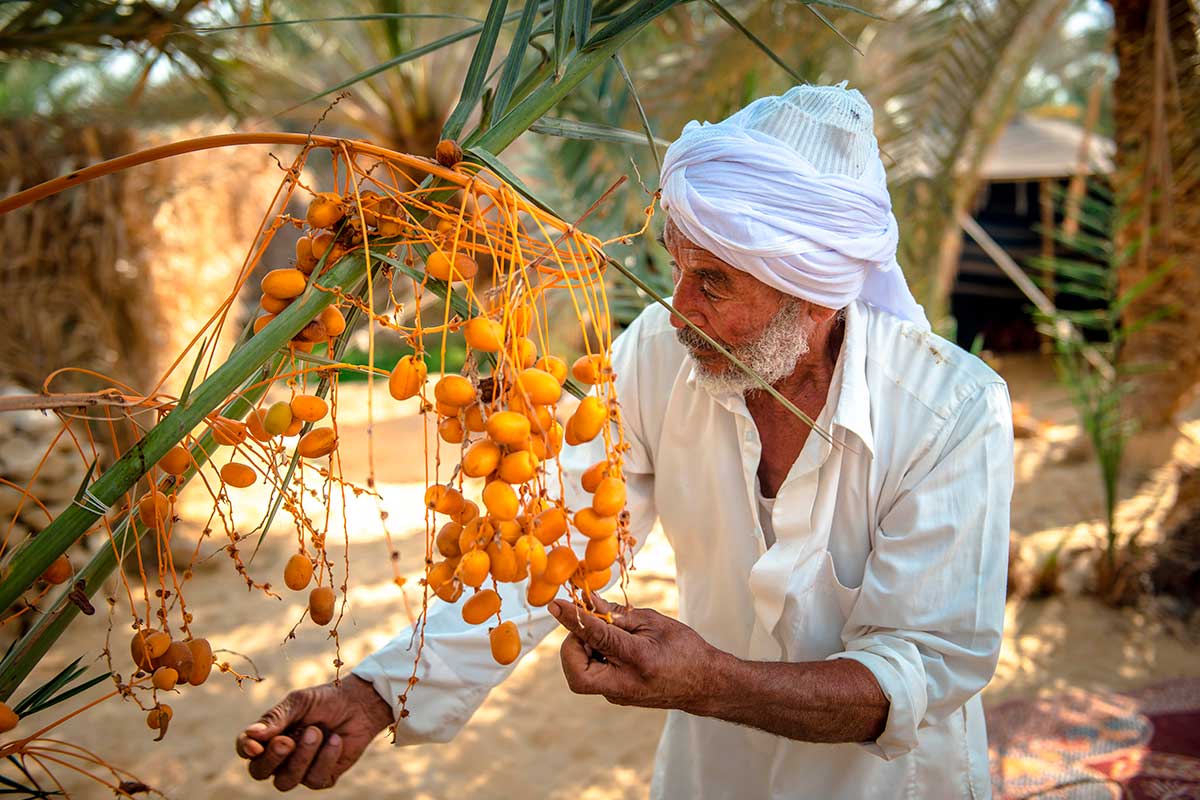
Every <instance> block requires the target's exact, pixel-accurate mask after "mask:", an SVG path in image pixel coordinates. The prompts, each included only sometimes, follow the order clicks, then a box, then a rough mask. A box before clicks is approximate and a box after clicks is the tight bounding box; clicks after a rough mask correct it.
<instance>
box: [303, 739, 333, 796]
mask: <svg viewBox="0 0 1200 800" xmlns="http://www.w3.org/2000/svg"><path fill="white" fill-rule="evenodd" d="M341 757H342V737H340V736H338V735H337V734H336V733H335V734H333V735H332V736H330V737H329V739H328V741H326V742H325V746H324V747H322V748H321V752H319V753H317V757H316V758H314V759H313V762H312V766H310V767H309V768H308V774H306V775H305V776H304V785H305V786H307V787H308V788H310V789H328V788H329V787H330V786H333V785H334V784H335V783H337V779H338V777H339V776H341V771H340V770H338V768H337V765H338V761H339V760H340V759H341Z"/></svg>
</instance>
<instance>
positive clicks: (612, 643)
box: [238, 84, 1012, 800]
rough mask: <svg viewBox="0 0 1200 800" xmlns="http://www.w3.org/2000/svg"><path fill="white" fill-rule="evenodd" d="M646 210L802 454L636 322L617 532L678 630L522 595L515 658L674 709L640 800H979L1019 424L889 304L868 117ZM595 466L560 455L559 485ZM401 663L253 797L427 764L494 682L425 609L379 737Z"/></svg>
mask: <svg viewBox="0 0 1200 800" xmlns="http://www.w3.org/2000/svg"><path fill="white" fill-rule="evenodd" d="M662 186H663V206H664V208H666V209H667V212H668V217H669V218H668V221H667V223H666V227H665V244H666V247H667V249H668V251H669V252H670V253H671V255H672V257H673V258H674V262H675V265H674V279H675V294H674V305H675V307H676V309H677V310H678V312H679V313H680V314H682V315H684V316H686V317H687V318H688V319H690V320H691V321H693V322H694V323H695V324H696V325H697V326H698V327H699V328H700V329H701V330H703V331H704V332H705V333H706V334H707V335H708V336H710V337H712V338H713V339H714V340H716V341H718V342H720V343H722V344H723V345H724V346H725V347H727V348H728V349H729V350H730V351H732V352H733V353H734V354H735V355H736V356H737V357H738V358H739V359H740V360H741V361H743V362H744V363H746V364H747V365H748V366H750V367H751V368H752V369H754V370H755V371H757V372H758V373H760V374H761V375H762V376H763V377H764V378H765V380H767V381H768V382H770V383H771V385H772V386H773V387H774V388H775V389H776V390H778V391H779V392H780V393H781V394H782V395H783V396H784V397H786V398H788V400H789V401H790V402H791V403H792V404H794V405H795V406H797V407H798V408H800V409H801V410H803V411H804V412H805V413H806V414H808V415H809V416H810V417H811V418H812V419H814V420H816V428H815V429H810V428H809V426H808V425H806V424H804V423H803V422H802V421H801V420H800V419H799V418H798V417H797V416H796V415H794V414H793V413H792V412H791V411H790V410H788V409H787V408H785V407H784V406H783V405H782V404H780V403H779V402H778V401H777V400H776V399H775V398H774V397H772V396H771V395H770V394H769V393H767V392H765V391H760V390H759V388H758V384H756V383H755V382H754V381H753V380H752V379H749V378H748V377H747V376H746V375H745V374H744V373H743V372H742V371H740V370H738V369H736V368H735V367H733V366H731V364H730V363H729V362H728V361H727V360H726V359H725V358H724V357H723V356H722V355H721V354H719V353H718V352H717V351H715V350H714V349H712V348H711V347H710V345H709V344H708V343H707V341H706V340H705V339H704V338H703V337H701V336H699V335H697V334H696V333H695V332H694V331H693V330H691V329H690V328H688V327H686V326H685V325H684V323H683V321H682V320H680V319H678V318H675V317H672V316H671V315H669V314H668V313H667V312H665V311H664V310H663V309H661V308H660V307H657V306H653V307H651V308H649V309H647V310H646V311H645V312H644V313H643V314H642V315H641V316H640V317H639V318H638V319H637V320H636V321H635V322H634V324H633V325H632V326H631V327H630V328H629V329H628V330H627V331H625V332H624V334H622V335H621V336H620V337H619V338H618V339H617V341H616V343H615V344H614V346H613V354H612V360H613V369H614V371H615V373H616V376H617V388H618V393H619V397H620V399H621V403H622V408H623V412H624V414H623V415H624V420H625V424H626V430H625V434H626V438H627V439H628V441H629V443H630V445H631V450H630V451H629V452H628V453H627V459H626V461H625V465H624V469H625V474H626V477H627V480H628V486H629V491H628V497H629V500H628V503H629V505H628V509H629V511H630V514H631V520H632V522H631V526H632V530H633V533H634V535H635V536H637V538H638V539H639V540H644V539H645V537H646V535H647V534H648V533H649V531H650V529H651V527H652V525H653V523H654V520H655V519H656V518H657V519H658V520H660V521H661V524H662V529H663V531H664V533H665V534H666V536H667V538H668V539H669V540H670V542H671V545H672V546H673V547H674V550H675V554H676V562H677V566H678V585H679V601H680V614H679V616H680V621H675V620H673V619H670V618H668V617H665V616H663V615H661V614H659V613H657V612H655V611H652V610H649V609H639V608H621V607H615V606H614V607H613V608H612V611H613V612H614V613H613V622H612V623H611V624H610V623H606V622H604V621H602V620H600V619H597V618H595V617H592V616H589V615H586V614H580V613H577V611H576V610H575V609H574V608H573V607H572V606H570V605H569V604H567V603H565V602H563V601H554V602H553V603H552V604H551V605H550V607H549V608H548V609H546V610H543V609H540V608H534V609H528V608H527V606H525V604H524V603H523V602H522V601H521V600H520V599H519V587H518V588H515V589H514V588H512V587H510V588H509V591H510V594H509V596H508V597H506V599H505V603H504V608H505V609H506V610H508V609H511V615H512V619H513V620H514V621H516V622H517V624H518V625H519V626H520V627H521V630H522V635H523V643H524V644H525V651H526V652H528V651H529V649H531V648H530V646H531V645H532V644H533V643H535V642H536V641H537V640H539V639H540V638H541V637H543V636H545V635H546V634H547V633H548V632H549V631H550V630H551V629H552V628H553V627H554V625H555V621H556V620H557V621H558V622H560V623H561V624H563V625H565V626H566V627H567V628H568V629H569V630H570V631H571V633H570V635H569V636H568V637H567V639H566V641H565V642H564V644H563V647H562V653H561V655H562V667H563V671H564V673H565V674H566V678H567V683H568V685H569V686H570V687H571V689H572V690H574V691H576V692H580V693H586V694H600V695H603V696H604V697H606V698H608V699H609V700H610V701H612V702H614V703H619V704H624V705H636V706H648V707H655V708H667V709H670V713H669V714H668V718H667V724H666V729H665V730H664V731H663V735H662V740H661V743H660V745H659V748H658V755H657V761H656V766H655V771H654V782H653V787H652V789H651V794H652V796H654V797H667V798H689V799H691V798H733V797H737V798H781V797H811V798H922V799H923V800H928V799H930V798H982V797H988V796H990V785H989V778H988V760H987V743H986V732H985V729H984V719H983V710H982V706H981V704H980V699H979V691H980V690H981V689H982V688H983V686H984V685H985V684H986V683H987V682H988V680H989V679H990V677H991V675H992V672H993V669H994V667H995V663H996V657H997V653H998V650H999V647H1000V640H1001V627H1002V624H1003V615H1004V581H1005V569H1006V558H1007V551H1008V548H1007V542H1008V505H1009V500H1010V495H1011V491H1012V431H1011V411H1010V407H1009V401H1008V394H1007V390H1006V387H1005V384H1004V382H1003V381H1002V380H1001V379H1000V378H999V377H997V376H996V375H995V374H994V373H993V372H992V371H991V370H989V369H988V368H987V367H986V366H984V365H983V364H982V363H981V362H979V361H978V360H976V359H975V358H973V357H971V356H970V355H968V354H966V353H964V352H963V351H961V350H959V349H958V348H956V347H954V346H953V345H951V344H949V343H947V342H946V341H944V340H942V339H939V338H938V337H936V336H934V335H932V334H931V333H929V330H928V328H929V325H928V323H927V322H926V320H925V316H924V312H923V311H922V310H921V308H920V306H918V305H917V304H916V303H915V302H914V300H913V297H912V294H911V293H910V292H909V290H908V288H907V286H906V284H905V282H904V277H903V274H902V273H901V270H900V268H899V266H898V265H897V263H896V260H895V252H896V239H897V234H896V221H895V219H894V217H893V216H892V213H891V204H890V201H889V198H888V194H887V189H886V185H885V180H884V171H883V166H882V164H881V162H880V160H879V155H878V148H877V145H876V143H875V138H874V134H873V132H872V115H871V109H870V107H869V106H868V105H867V103H866V102H865V100H864V99H863V97H862V95H861V94H859V93H858V92H856V91H847V90H846V89H845V88H844V84H843V86H830V87H811V86H799V87H796V88H794V89H792V90H791V91H789V92H787V93H786V94H784V95H782V96H781V97H768V98H763V99H761V100H758V101H756V102H754V103H752V104H751V105H749V106H748V107H746V108H745V109H743V110H742V111H740V112H738V113H737V114H734V115H733V116H732V117H730V118H729V119H727V120H725V121H723V122H720V123H717V124H714V125H709V124H704V125H701V124H698V123H695V122H693V123H690V124H689V125H688V126H687V127H686V128H685V129H684V132H683V134H682V135H681V137H680V138H679V140H678V141H676V142H675V143H674V144H673V145H672V146H671V148H670V149H669V150H668V153H667V158H666V161H665V162H664V164H663V176H662ZM599 447H600V446H599V445H595V444H593V445H583V446H580V447H578V448H572V449H569V450H567V451H566V452H564V455H563V463H564V467H565V471H566V472H567V474H568V478H567V480H568V483H569V485H571V486H574V485H577V479H578V474H579V473H580V472H581V471H582V470H583V469H584V468H586V467H587V466H588V465H589V464H591V463H593V462H595V461H597V460H599V459H600V458H602V457H603V453H602V452H601V451H600V450H599V449H598V448H599ZM568 497H570V496H568ZM576 505H579V503H576ZM580 538H582V537H580ZM547 611H548V612H549V613H547ZM410 640H411V637H410V634H409V632H407V631H406V632H405V633H403V634H401V635H400V636H398V637H397V638H396V639H395V640H393V641H392V642H391V643H390V644H388V645H386V646H384V647H383V648H382V649H381V650H379V651H378V652H376V653H375V654H373V655H372V656H370V657H369V658H367V659H366V660H365V661H364V662H363V663H362V664H360V665H359V666H358V667H357V668H355V670H354V675H353V676H352V677H351V678H349V679H348V680H347V681H345V682H343V683H342V684H341V685H340V686H337V687H335V686H332V685H330V686H323V687H317V688H313V689H306V690H302V691H299V692H293V693H292V694H290V695H289V696H288V697H287V699H285V700H284V702H283V703H281V704H280V705H279V706H277V707H276V708H274V709H272V710H271V711H270V712H268V713H267V714H266V715H265V716H264V717H263V718H262V720H261V721H260V722H259V723H256V724H255V725H252V726H251V727H249V728H248V729H247V730H246V731H245V732H244V733H243V734H242V736H241V737H240V739H239V745H238V748H239V752H240V753H241V754H242V755H243V756H244V757H246V758H249V759H251V762H250V772H251V774H252V775H253V776H254V777H256V778H259V779H262V778H266V777H268V776H271V775H274V776H275V782H276V786H278V787H279V788H280V789H288V788H291V787H292V786H295V785H297V784H298V783H301V782H303V783H304V784H305V785H308V786H311V787H323V786H328V785H332V783H333V782H334V781H335V780H336V778H337V777H338V775H340V774H341V773H342V772H343V771H344V770H345V769H347V768H348V767H349V766H350V765H351V764H352V763H353V762H354V761H355V760H356V759H357V758H358V756H359V755H360V754H361V753H362V751H363V749H364V748H365V747H366V745H367V744H368V742H370V740H371V739H372V738H374V736H376V735H377V734H378V733H379V732H380V731H381V730H383V729H384V728H385V727H386V726H388V725H390V724H392V723H393V722H395V723H396V739H397V742H398V743H400V744H410V743H417V742H430V741H445V740H447V739H449V738H451V737H452V736H453V735H454V734H455V733H456V732H457V731H458V730H459V729H460V728H461V727H462V726H463V725H464V724H466V722H467V720H468V719H469V718H470V716H471V714H472V713H473V712H474V710H475V709H476V708H477V707H478V706H479V705H480V703H482V702H483V699H484V697H485V696H486V695H487V693H488V691H489V690H490V689H491V687H492V686H494V685H496V684H497V683H499V682H500V681H501V680H503V678H504V677H505V676H506V675H507V674H508V673H509V672H510V670H511V668H505V667H499V666H497V665H496V664H495V663H494V662H493V661H492V660H491V658H490V656H489V647H488V639H487V636H486V634H484V633H483V631H482V630H480V629H479V628H474V627H471V626H467V625H466V624H465V623H463V622H462V621H461V619H460V616H459V614H458V613H457V608H452V607H447V606H442V607H440V608H438V609H435V610H433V611H432V612H431V613H430V616H429V621H428V626H427V628H426V630H425V645H424V649H423V651H422V663H421V665H420V668H419V672H418V674H419V676H420V677H421V681H420V683H419V684H418V685H417V687H416V688H415V689H414V690H413V695H412V713H411V714H410V715H409V716H407V717H405V718H402V719H399V720H397V719H396V715H397V708H398V704H397V697H398V696H399V695H400V694H401V693H403V692H404V691H405V690H406V688H407V681H408V678H409V675H410V673H411V670H412V658H413V651H414V650H415V648H413V649H410V647H409V644H410Z"/></svg>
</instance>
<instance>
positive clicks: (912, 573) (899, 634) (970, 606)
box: [830, 383, 1013, 759]
mask: <svg viewBox="0 0 1200 800" xmlns="http://www.w3.org/2000/svg"><path fill="white" fill-rule="evenodd" d="M943 428H944V430H943V431H941V432H940V433H939V434H938V436H937V437H936V438H935V440H934V444H933V446H931V447H930V448H929V451H928V452H927V453H926V454H924V455H922V456H920V457H919V458H918V459H917V461H916V462H915V463H914V464H913V466H912V467H911V468H910V469H909V471H908V474H907V475H906V476H905V478H904V480H903V481H902V482H901V485H900V490H899V491H898V492H897V494H896V499H895V501H894V503H893V504H892V505H891V507H890V508H889V509H888V510H887V511H886V512H885V513H884V515H883V518H882V520H881V522H880V525H879V529H878V531H877V532H876V535H875V537H874V542H873V548H872V551H871V554H870V556H869V557H868V560H867V564H866V570H865V573H864V577H863V582H862V588H861V591H860V593H859V596H858V598H857V600H856V601H855V604H854V606H853V608H852V609H851V611H850V616H849V618H848V619H847V621H846V625H845V626H844V628H843V631H842V641H843V645H844V648H845V650H844V651H843V652H840V653H835V654H834V655H832V656H830V658H850V659H854V660H856V661H859V662H861V663H862V664H863V665H865V666H866V667H867V668H868V669H870V670H871V672H872V673H873V674H874V676H875V678H876V680H878V682H879V685H880V688H881V689H882V690H883V692H884V694H885V695H887V697H888V700H889V701H890V703H891V708H890V711H889V715H888V720H887V726H886V728H885V730H884V732H883V734H882V735H881V736H880V737H879V739H878V740H877V741H876V742H873V743H868V744H866V745H864V746H865V747H867V748H868V749H870V750H871V751H872V752H875V753H876V754H877V755H880V756H882V757H883V758H885V759H893V758H896V757H898V756H901V755H904V754H905V753H907V752H909V751H910V750H912V749H913V748H915V747H916V746H917V744H918V738H917V736H918V730H919V728H921V727H923V726H924V725H927V724H933V723H936V722H938V721H939V720H941V719H943V718H944V717H946V716H947V715H948V714H950V713H952V712H953V711H954V710H955V709H956V708H958V707H959V706H961V705H962V704H963V703H965V702H966V701H967V700H968V699H969V698H970V697H972V696H973V695H974V694H976V693H977V692H979V691H980V690H981V689H982V688H983V687H984V686H985V685H986V684H987V682H988V680H990V679H991V676H992V673H993V672H994V671H995V667H996V661H997V658H998V656H999V650H1000V643H1001V639H1002V632H1003V630H1002V629H1003V624H1004V595H1005V591H1004V587H1005V580H1006V571H1007V561H1008V539H1009V503H1010V501H1011V497H1012V487H1013V448H1012V412H1011V409H1010V405H1009V399H1008V392H1007V389H1006V387H1005V386H1004V384H1003V383H993V384H990V385H987V386H985V387H983V389H982V390H981V391H980V392H979V393H978V394H976V395H975V396H973V397H971V398H969V399H967V400H966V401H964V402H963V403H962V405H961V407H960V409H959V411H958V413H957V414H955V415H953V416H952V417H951V418H950V419H949V420H948V421H947V422H946V423H945V425H944V426H943Z"/></svg>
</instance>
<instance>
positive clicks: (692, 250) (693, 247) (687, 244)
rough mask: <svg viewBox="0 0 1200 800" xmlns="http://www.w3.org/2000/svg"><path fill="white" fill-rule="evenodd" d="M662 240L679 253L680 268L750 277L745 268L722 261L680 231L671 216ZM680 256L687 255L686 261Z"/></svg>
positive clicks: (675, 252)
mask: <svg viewBox="0 0 1200 800" xmlns="http://www.w3.org/2000/svg"><path fill="white" fill-rule="evenodd" d="M660 241H661V242H662V244H663V246H664V247H666V248H667V249H668V250H671V251H673V253H672V254H673V255H677V258H676V262H677V263H676V266H678V267H679V268H680V269H683V270H697V271H700V270H703V271H704V272H711V273H714V274H716V275H721V276H723V277H725V278H727V279H729V280H732V279H735V278H736V277H739V276H743V275H745V276H746V277H750V276H749V275H747V274H746V273H745V272H744V271H743V270H740V269H738V268H737V267H735V266H733V265H732V264H730V263H728V262H726V261H722V260H721V259H720V258H718V257H717V256H715V255H713V253H712V252H710V251H708V250H705V249H704V248H703V247H701V246H700V245H698V244H696V243H695V242H693V241H691V240H690V239H688V238H687V237H686V236H684V235H683V233H682V232H680V230H679V228H678V227H676V226H675V225H674V224H673V223H672V222H671V220H670V218H669V217H668V218H667V223H666V225H665V226H664V227H663V236H662V238H661V239H660ZM679 257H686V262H685V263H678V262H679Z"/></svg>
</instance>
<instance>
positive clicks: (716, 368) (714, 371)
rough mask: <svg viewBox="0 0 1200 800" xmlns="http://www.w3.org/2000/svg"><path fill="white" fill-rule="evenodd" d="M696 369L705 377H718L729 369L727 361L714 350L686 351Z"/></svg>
mask: <svg viewBox="0 0 1200 800" xmlns="http://www.w3.org/2000/svg"><path fill="white" fill-rule="evenodd" d="M688 355H689V356H691V359H692V361H693V362H695V364H696V367H697V368H698V369H699V370H700V371H701V372H703V373H705V374H706V375H720V374H722V373H723V372H725V370H726V369H728V368H729V366H730V364H729V361H728V360H726V358H725V357H724V356H722V355H721V354H720V353H718V352H717V351H716V350H702V351H696V350H691V349H689V350H688Z"/></svg>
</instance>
